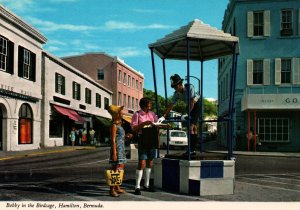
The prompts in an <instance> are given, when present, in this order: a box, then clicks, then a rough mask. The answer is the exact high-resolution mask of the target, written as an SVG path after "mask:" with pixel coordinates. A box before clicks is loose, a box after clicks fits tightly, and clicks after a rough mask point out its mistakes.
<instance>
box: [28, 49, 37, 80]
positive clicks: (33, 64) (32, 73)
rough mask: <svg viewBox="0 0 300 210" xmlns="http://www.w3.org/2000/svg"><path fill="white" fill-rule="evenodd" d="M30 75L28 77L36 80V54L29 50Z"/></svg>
mask: <svg viewBox="0 0 300 210" xmlns="http://www.w3.org/2000/svg"><path fill="white" fill-rule="evenodd" d="M30 59H31V61H30V64H31V65H30V75H29V79H30V80H31V81H33V82H35V81H36V55H35V54H34V53H32V52H30Z"/></svg>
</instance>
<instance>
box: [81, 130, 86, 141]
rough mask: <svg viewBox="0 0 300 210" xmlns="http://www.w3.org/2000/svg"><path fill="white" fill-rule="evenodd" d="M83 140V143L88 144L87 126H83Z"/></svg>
mask: <svg viewBox="0 0 300 210" xmlns="http://www.w3.org/2000/svg"><path fill="white" fill-rule="evenodd" d="M81 142H82V144H87V132H86V129H85V128H83V129H82V132H81Z"/></svg>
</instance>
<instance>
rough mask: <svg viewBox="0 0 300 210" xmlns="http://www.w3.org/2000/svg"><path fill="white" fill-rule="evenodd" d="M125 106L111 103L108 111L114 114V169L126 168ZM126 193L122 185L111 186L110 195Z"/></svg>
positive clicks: (111, 131)
mask: <svg viewBox="0 0 300 210" xmlns="http://www.w3.org/2000/svg"><path fill="white" fill-rule="evenodd" d="M123 108H124V106H115V105H110V106H109V107H108V112H109V113H110V114H111V116H112V125H111V129H110V134H111V150H110V160H109V163H110V164H112V170H114V171H116V170H124V164H125V163H126V153H125V131H124V129H123V127H122V117H123ZM122 193H124V190H122V189H121V188H120V186H110V195H111V196H112V197H118V196H119V194H122Z"/></svg>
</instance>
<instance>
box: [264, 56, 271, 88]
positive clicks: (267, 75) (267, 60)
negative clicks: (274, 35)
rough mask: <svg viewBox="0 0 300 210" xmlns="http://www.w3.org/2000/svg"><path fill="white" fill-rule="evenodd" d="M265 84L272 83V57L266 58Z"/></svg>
mask: <svg viewBox="0 0 300 210" xmlns="http://www.w3.org/2000/svg"><path fill="white" fill-rule="evenodd" d="M264 85H270V59H264Z"/></svg>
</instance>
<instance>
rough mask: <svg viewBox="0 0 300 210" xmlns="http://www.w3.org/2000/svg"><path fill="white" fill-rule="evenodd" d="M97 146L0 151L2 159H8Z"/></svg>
mask: <svg viewBox="0 0 300 210" xmlns="http://www.w3.org/2000/svg"><path fill="white" fill-rule="evenodd" d="M95 148H96V147H95V146H74V147H72V146H59V147H45V148H41V149H35V150H23V151H8V152H5V151H0V161H1V160H8V159H12V158H20V157H29V156H35V155H43V154H51V153H60V152H66V151H75V150H87V149H95Z"/></svg>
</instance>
